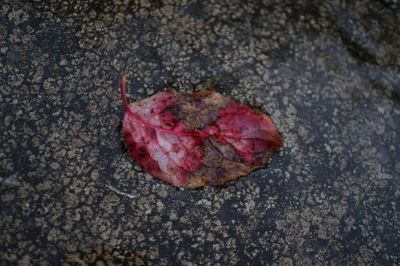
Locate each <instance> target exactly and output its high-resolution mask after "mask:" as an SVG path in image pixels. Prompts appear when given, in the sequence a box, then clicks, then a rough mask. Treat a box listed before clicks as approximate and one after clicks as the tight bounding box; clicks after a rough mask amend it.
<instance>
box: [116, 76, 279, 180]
mask: <svg viewBox="0 0 400 266" xmlns="http://www.w3.org/2000/svg"><path fill="white" fill-rule="evenodd" d="M121 95H122V100H123V103H124V106H125V109H126V112H125V116H124V119H123V128H122V131H123V135H124V141H125V145H126V147H127V149H128V151H129V152H130V156H131V157H132V158H133V159H134V160H136V161H137V162H139V163H140V164H141V166H142V167H143V168H144V169H145V170H146V171H148V172H149V173H150V174H151V175H153V176H154V177H156V178H159V179H161V180H163V181H165V182H167V183H169V184H172V185H175V186H179V187H190V188H194V187H201V186H204V185H206V184H207V183H210V184H222V183H225V182H226V181H229V180H233V179H236V178H238V177H240V176H244V175H247V174H249V173H250V172H251V171H253V170H254V169H257V168H260V167H264V166H265V165H266V163H267V160H268V158H269V157H270V156H271V155H272V152H273V150H275V149H278V148H281V147H282V146H283V142H282V138H281V136H280V134H279V132H278V130H277V128H276V126H275V125H274V123H273V121H272V120H271V118H270V117H269V116H267V115H265V114H263V113H260V112H257V111H254V110H253V109H251V108H250V107H248V106H246V105H244V104H240V103H237V102H234V101H232V100H230V99H228V98H225V97H223V96H222V95H221V94H219V93H217V92H213V91H200V92H195V93H191V94H184V95H181V94H179V93H177V92H176V91H174V90H169V91H164V92H159V93H157V94H155V95H153V96H151V97H149V98H146V99H144V100H141V101H138V102H134V103H131V104H129V103H128V100H127V98H126V78H125V77H123V78H122V80H121Z"/></svg>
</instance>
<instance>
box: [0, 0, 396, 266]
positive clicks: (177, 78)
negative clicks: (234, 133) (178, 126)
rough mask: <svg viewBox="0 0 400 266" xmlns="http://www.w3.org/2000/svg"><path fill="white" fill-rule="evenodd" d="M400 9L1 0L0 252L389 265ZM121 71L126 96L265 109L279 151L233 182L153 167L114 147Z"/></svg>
mask: <svg viewBox="0 0 400 266" xmlns="http://www.w3.org/2000/svg"><path fill="white" fill-rule="evenodd" d="M176 2H178V1H176ZM399 8H400V6H399V3H398V1H395V0H382V1H370V2H367V1H348V3H347V4H346V3H344V2H343V1H321V2H313V1H292V2H290V1H275V2H274V1H227V0H226V1H225V0H223V1H179V3H174V2H173V1H151V2H150V1H146V0H141V1H119V0H116V1H112V2H111V1H96V2H95V1H72V0H67V1H55V0H35V1H32V2H29V1H27V2H24V1H17V0H15V1H9V0H3V1H2V2H1V5H0V92H1V93H0V102H1V105H0V121H1V123H0V145H1V149H0V212H1V215H0V261H1V264H2V265H10V264H16V263H21V264H22V265H27V264H32V265H45V264H49V265H56V264H61V263H62V262H65V263H71V264H73V263H79V262H82V261H86V262H96V261H97V262H98V265H101V263H102V262H103V263H106V262H109V261H114V262H124V261H130V262H131V264H136V265H140V264H148V265H153V264H154V265H162V264H170V265H176V264H178V265H188V264H189V263H193V264H208V265H232V264H238V265H239V264H240V265H246V264H249V265H250V264H251V265H265V264H275V265H321V264H329V262H330V264H333V265H343V264H349V265H354V264H360V265H363V264H364V265H365V264H366V265H371V264H373V265H377V264H381V265H391V264H399V262H400V255H399V254H400V247H399V243H400V233H399V232H400V203H399V202H400V184H399V183H400V181H399V179H400V164H399V161H400V130H399V125H400V53H399V47H400V27H399V26H398V25H400V21H399V16H400V13H399V12H400V11H399V10H400V9H399ZM122 73H126V74H128V76H129V77H130V81H131V85H130V90H129V91H130V93H131V98H132V99H143V98H145V97H148V96H149V95H152V94H154V93H155V92H158V91H161V90H163V88H164V86H165V84H167V85H170V86H173V87H175V88H177V90H178V91H179V92H189V91H192V90H198V89H202V88H207V87H209V86H214V87H215V89H216V90H218V91H219V92H221V93H222V94H223V95H225V96H229V97H232V98H235V99H236V100H238V101H241V102H244V103H248V104H250V105H251V106H256V107H258V108H260V109H261V110H264V111H266V110H268V112H269V114H270V115H271V117H272V118H273V120H274V121H276V123H277V126H278V128H279V130H280V131H281V132H282V134H283V136H284V140H285V149H284V150H283V151H282V152H281V153H280V154H278V155H277V156H274V158H273V160H271V164H270V167H269V168H267V169H265V170H258V171H256V172H254V173H253V174H251V175H250V176H248V177H246V178H242V179H239V180H237V181H235V182H233V183H232V184H230V185H228V186H227V187H222V188H216V187H206V188H205V189H203V190H177V189H175V188H173V187H171V186H168V185H165V184H162V183H161V182H159V181H157V180H153V179H152V178H151V177H150V176H149V175H147V174H145V173H144V172H143V171H142V170H141V168H140V167H139V166H138V165H137V164H133V163H132V161H131V160H130V159H129V158H128V156H127V154H126V153H124V152H123V151H122V150H121V136H120V121H121V118H122V116H123V107H122V105H121V102H120V96H119V89H118V87H119V77H120V75H121V74H122Z"/></svg>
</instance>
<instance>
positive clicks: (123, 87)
mask: <svg viewBox="0 0 400 266" xmlns="http://www.w3.org/2000/svg"><path fill="white" fill-rule="evenodd" d="M121 97H122V102H123V104H124V107H125V109H126V111H131V108H130V107H129V102H128V99H127V98H126V75H122V77H121Z"/></svg>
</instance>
